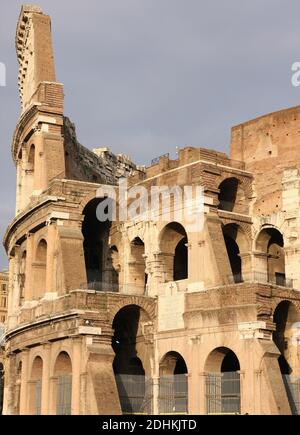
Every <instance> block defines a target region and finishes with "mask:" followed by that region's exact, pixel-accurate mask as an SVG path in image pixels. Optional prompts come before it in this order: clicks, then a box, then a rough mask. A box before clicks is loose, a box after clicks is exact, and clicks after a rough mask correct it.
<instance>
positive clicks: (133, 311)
mask: <svg viewBox="0 0 300 435" xmlns="http://www.w3.org/2000/svg"><path fill="white" fill-rule="evenodd" d="M148 323H149V317H148V314H147V313H146V312H145V311H144V310H143V309H141V307H139V306H137V305H126V306H124V307H123V308H121V310H119V311H118V312H117V314H116V315H115V317H114V320H113V323H112V328H113V331H114V335H113V337H112V348H113V350H114V352H115V358H114V362H113V369H114V374H115V379H116V384H117V387H118V392H119V400H120V404H121V409H122V411H123V413H143V412H145V409H144V407H145V406H147V400H146V396H147V385H146V384H147V383H146V376H150V375H151V373H150V371H151V369H150V359H151V355H150V354H149V346H148V343H147V337H146V336H145V329H144V328H145V325H147V324H148Z"/></svg>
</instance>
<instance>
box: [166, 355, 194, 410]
mask: <svg viewBox="0 0 300 435" xmlns="http://www.w3.org/2000/svg"><path fill="white" fill-rule="evenodd" d="M187 376H188V369H187V365H186V362H185V360H184V358H183V357H182V356H181V355H180V354H179V353H178V352H174V351H170V352H168V353H166V355H165V356H164V357H163V358H162V359H161V362H160V364H159V413H160V414H187V413H188V378H187Z"/></svg>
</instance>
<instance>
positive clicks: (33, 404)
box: [19, 351, 72, 415]
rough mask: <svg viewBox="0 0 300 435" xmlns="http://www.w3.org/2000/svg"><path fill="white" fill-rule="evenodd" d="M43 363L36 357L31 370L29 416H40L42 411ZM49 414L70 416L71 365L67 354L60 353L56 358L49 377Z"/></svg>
mask: <svg viewBox="0 0 300 435" xmlns="http://www.w3.org/2000/svg"><path fill="white" fill-rule="evenodd" d="M43 371H44V361H43V359H42V358H41V357H40V356H36V357H35V359H34V361H33V363H32V368H31V374H30V381H29V392H28V404H29V405H28V406H29V414H34V415H40V414H41V411H42V385H43ZM19 376H20V377H21V376H22V363H20V366H19ZM50 388H51V404H50V407H51V409H50V414H56V415H70V414H71V397H72V363H71V358H70V356H69V354H68V353H67V352H64V351H63V352H60V354H59V355H58V357H57V358H56V361H55V365H54V368H53V373H52V376H51V386H50Z"/></svg>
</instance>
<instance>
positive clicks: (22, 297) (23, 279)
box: [19, 249, 27, 306]
mask: <svg viewBox="0 0 300 435" xmlns="http://www.w3.org/2000/svg"><path fill="white" fill-rule="evenodd" d="M26 266H27V250H26V249H23V250H22V252H21V254H20V271H19V285H20V297H19V306H22V305H23V302H24V300H25V283H26Z"/></svg>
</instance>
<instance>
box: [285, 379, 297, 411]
mask: <svg viewBox="0 0 300 435" xmlns="http://www.w3.org/2000/svg"><path fill="white" fill-rule="evenodd" d="M282 378H283V383H284V386H285V389H286V394H287V397H288V401H289V404H290V407H291V411H292V414H293V415H300V378H293V377H292V376H290V375H282Z"/></svg>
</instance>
